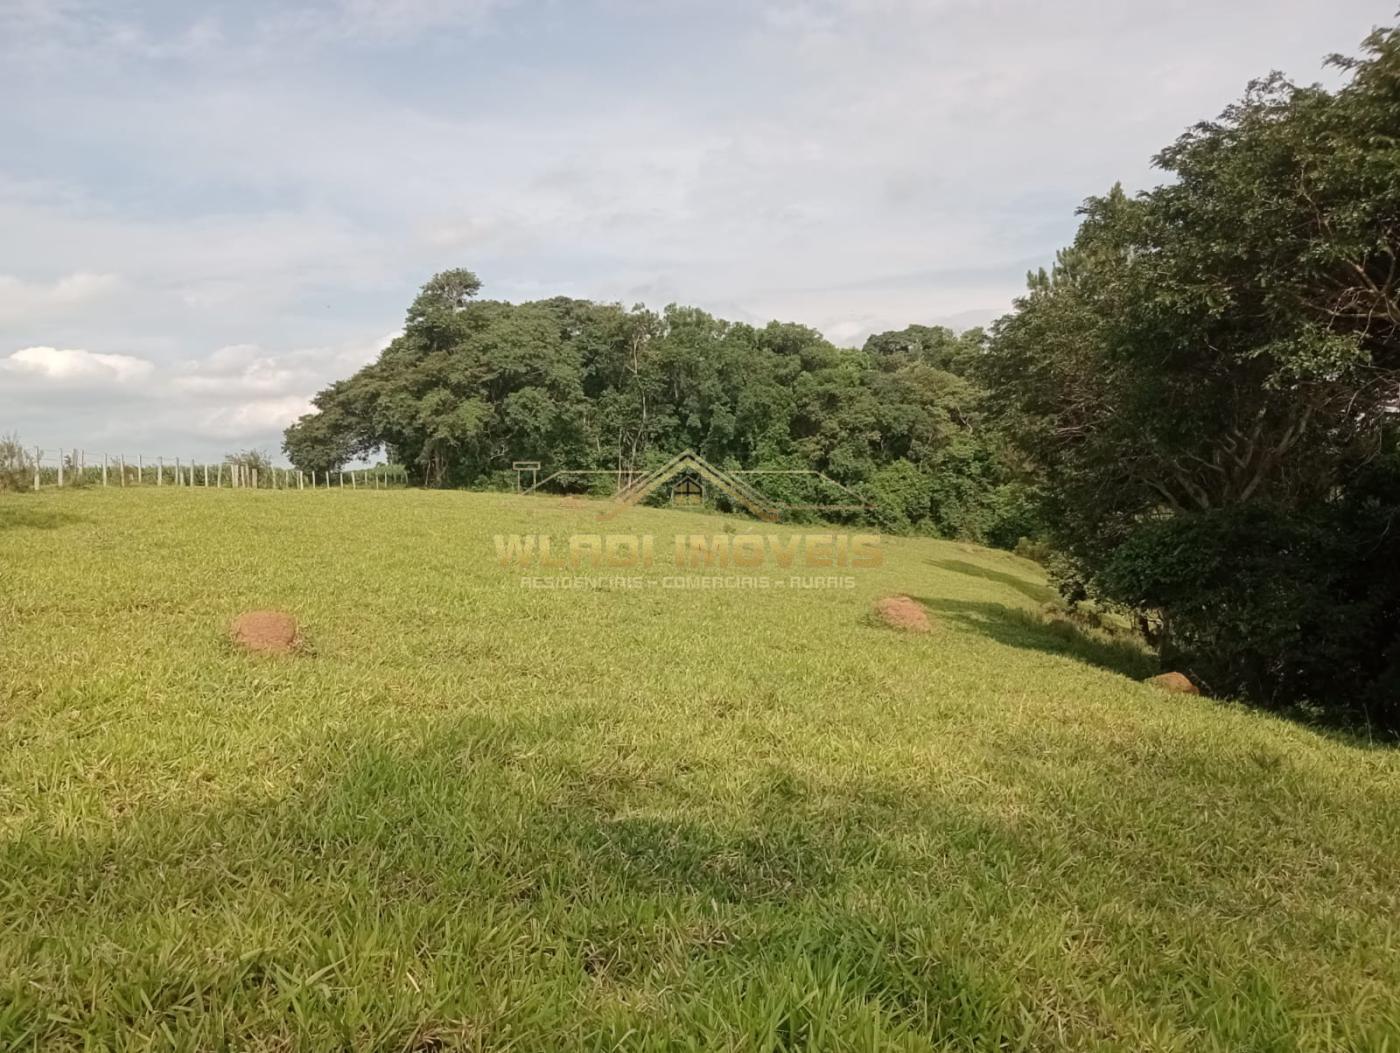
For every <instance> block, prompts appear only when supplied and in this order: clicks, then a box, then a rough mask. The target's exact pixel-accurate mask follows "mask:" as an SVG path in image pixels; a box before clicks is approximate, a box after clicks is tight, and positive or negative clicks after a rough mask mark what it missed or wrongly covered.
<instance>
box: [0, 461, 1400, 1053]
mask: <svg viewBox="0 0 1400 1053" xmlns="http://www.w3.org/2000/svg"><path fill="white" fill-rule="evenodd" d="M725 524H728V525H729V526H730V527H731V528H732V529H735V530H737V531H739V532H741V533H742V532H746V531H753V530H761V531H769V530H780V529H781V528H769V527H758V526H756V525H754V524H750V523H748V522H747V521H744V520H736V519H721V518H717V517H709V516H701V515H698V514H690V513H681V512H676V511H669V510H646V509H642V510H636V511H633V512H630V513H628V514H627V515H626V516H625V517H624V518H623V519H622V520H620V521H619V522H617V523H614V524H612V525H610V526H608V527H607V529H609V530H615V531H636V532H649V533H655V534H656V535H657V536H658V538H659V539H661V538H666V539H669V536H670V535H671V534H672V533H674V532H676V531H703V532H718V531H720V530H722V529H723V528H724V525H725ZM575 530H581V531H586V532H595V531H598V530H599V526H598V524H597V522H596V520H595V518H594V516H593V513H592V511H591V510H590V509H588V508H586V507H582V508H580V507H567V506H566V505H565V504H564V503H562V502H560V501H559V500H557V499H550V498H521V497H515V496H513V495H512V496H507V495H500V496H492V495H479V494H463V493H435V492H384V493H376V492H364V491H361V492H357V493H352V492H350V491H344V492H318V493H310V492H308V493H290V494H289V493H268V492H248V491H242V492H233V491H228V490H223V491H216V492H212V493H211V492H200V491H185V490H179V489H175V488H165V489H164V490H160V491H157V490H155V489H152V488H147V489H144V490H139V491H138V490H134V489H128V490H125V491H121V490H115V489H109V490H106V491H100V490H93V491H87V492H72V493H60V494H43V493H41V494H38V495H21V496H10V497H5V496H3V495H0V736H3V739H2V740H0V741H3V752H2V753H0V824H3V825H0V838H3V847H2V848H0V1048H3V1049H5V1050H11V1049H14V1050H19V1049H36V1050H44V1051H52V1050H59V1051H62V1050H70V1049H71V1050H79V1049H82V1050H90V1049H106V1048H112V1049H148V1048H149V1049H183V1050H214V1049H231V1050H259V1051H272V1050H301V1049H308V1050H344V1049H366V1050H368V1049H374V1050H418V1051H429V1050H448V1049H478V1048H481V1049H506V1048H510V1049H518V1050H553V1049H612V1048H622V1049H633V1048H648V1049H695V1050H715V1049H784V1050H788V1049H792V1050H795V1049H851V1050H867V1049H868V1050H874V1049H910V1050H926V1049H935V1050H991V1049H996V1050H1020V1049H1026V1050H1053V1049H1085V1050H1088V1049H1094V1050H1100V1049H1121V1050H1182V1051H1187V1050H1189V1051H1197V1050H1212V1049H1219V1050H1261V1051H1262V1050H1294V1049H1298V1050H1340V1049H1350V1050H1378V1051H1379V1050H1400V754H1397V753H1396V752H1395V751H1392V750H1385V749H1379V748H1368V747H1366V746H1365V745H1364V744H1357V743H1353V742H1348V741H1343V740H1341V739H1338V738H1335V737H1328V736H1325V735H1322V734H1320V733H1318V732H1316V731H1312V730H1308V729H1306V728H1303V727H1300V726H1297V725H1292V724H1289V723H1286V722H1283V721H1279V720H1275V719H1271V718H1269V717H1266V716H1263V715H1260V714H1257V713H1250V712H1246V711H1243V710H1240V709H1237V708H1234V707H1229V706H1225V705H1221V704H1219V703H1213V702H1210V701H1207V700H1204V699H1195V698H1183V697H1179V696H1173V695H1168V694H1165V693H1162V692H1159V691H1157V690H1155V689H1153V688H1151V687H1148V686H1145V685H1143V684H1140V683H1137V682H1135V680H1136V679H1139V678H1141V677H1142V676H1145V675H1147V674H1149V673H1150V672H1152V671H1153V669H1152V667H1151V664H1150V662H1148V661H1147V659H1146V658H1145V656H1143V655H1142V654H1141V653H1139V652H1137V651H1136V650H1135V649H1133V648H1132V647H1131V646H1126V645H1121V644H1113V643H1110V642H1105V641H1102V640H1095V639H1090V638H1088V637H1083V636H1081V635H1079V634H1077V633H1076V632H1075V631H1074V630H1072V629H1067V628H1066V627H1065V626H1063V625H1047V624H1045V623H1044V621H1043V620H1042V619H1041V616H1040V615H1039V613H1038V612H1039V610H1040V607H1041V605H1042V604H1043V603H1044V602H1045V601H1046V600H1047V599H1048V598H1049V592H1048V590H1047V589H1046V588H1045V586H1044V584H1043V581H1042V578H1041V576H1040V574H1039V572H1038V570H1037V568H1036V567H1034V566H1033V565H1032V564H1029V563H1027V562H1024V561H1022V560H1019V559H1016V558H1015V557H1012V556H1010V555H1007V554H1005V553H995V552H989V551H985V550H980V549H976V548H973V547H970V546H965V545H959V544H954V543H947V542H935V541H925V540H910V539H899V540H889V539H887V541H886V543H885V553H886V559H885V564H884V566H883V567H881V568H879V569H870V570H858V571H853V572H851V573H852V576H853V577H854V578H855V588H854V589H851V590H823V591H798V590H776V589H774V590H766V591H764V590H742V591H741V590H733V591H705V592H698V591H678V590H664V589H643V590H636V591H620V592H619V591H613V592H589V591H535V590H525V589H522V588H520V587H519V583H518V580H517V579H518V577H519V575H518V573H517V572H514V571H511V570H509V569H503V568H501V567H499V566H498V565H497V562H496V557H495V553H494V550H493V545H492V535H493V534H496V533H509V532H536V531H545V532H552V533H554V534H555V535H562V534H567V533H569V532H571V531H575ZM665 543H667V542H663V541H661V540H659V541H658V545H661V544H665ZM894 592H899V593H908V594H910V595H912V596H914V597H916V598H918V599H919V600H920V601H921V602H922V603H923V604H924V605H925V606H926V608H927V609H928V611H929V613H930V614H931V615H932V616H933V617H934V618H935V619H936V621H937V623H938V625H937V628H936V631H934V632H933V633H930V634H928V635H926V636H913V635H908V634H899V633H896V632H894V631H891V630H889V629H886V628H883V627H880V626H878V625H876V624H874V623H873V622H872V621H871V620H870V618H869V615H868V611H869V608H870V605H871V603H872V601H873V600H874V599H875V598H877V597H879V596H883V595H886V594H889V593H894ZM259 607H274V608H282V609H285V610H288V611H291V612H293V613H294V614H296V615H297V617H298V618H299V619H301V621H302V623H303V625H304V627H305V633H306V638H305V646H304V648H303V650H302V652H301V653H300V654H298V655H296V656H291V657H280V658H277V657H270V656H263V657H253V656H249V655H245V654H242V653H239V652H237V651H236V650H235V649H234V648H233V647H232V646H231V645H230V644H229V642H228V641H227V638H226V635H225V627H226V625H227V623H228V622H229V620H230V619H231V618H232V617H233V616H234V615H235V614H237V613H238V612H240V611H242V610H245V609H249V608H259Z"/></svg>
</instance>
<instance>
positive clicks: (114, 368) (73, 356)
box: [0, 347, 155, 385]
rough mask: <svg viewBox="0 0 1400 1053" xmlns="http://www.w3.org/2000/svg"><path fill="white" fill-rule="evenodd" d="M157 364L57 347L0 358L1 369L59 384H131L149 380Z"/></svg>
mask: <svg viewBox="0 0 1400 1053" xmlns="http://www.w3.org/2000/svg"><path fill="white" fill-rule="evenodd" d="M154 369H155V363H153V362H150V361H148V360H147V359H144V358H136V357H134V356H132V355H107V354H98V353H94V352H92V351H83V350H60V349H59V348H56V347H22V348H20V349H19V350H18V351H16V352H14V353H13V354H11V355H10V356H9V357H8V358H0V370H3V371H4V372H6V373H9V374H11V375H13V376H19V377H28V378H32V379H35V380H40V381H52V382H55V383H59V384H65V385H68V384H75V383H77V384H84V383H114V384H131V383H135V382H137V381H141V380H144V379H145V378H147V377H149V376H150V375H151V373H152V371H153V370H154Z"/></svg>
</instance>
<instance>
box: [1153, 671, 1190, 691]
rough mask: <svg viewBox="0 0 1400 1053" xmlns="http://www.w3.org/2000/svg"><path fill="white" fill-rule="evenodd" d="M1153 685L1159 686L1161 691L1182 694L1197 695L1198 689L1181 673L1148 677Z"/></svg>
mask: <svg viewBox="0 0 1400 1053" xmlns="http://www.w3.org/2000/svg"><path fill="white" fill-rule="evenodd" d="M1147 682H1148V683H1149V684H1151V685H1152V686H1153V687H1160V688H1161V689H1162V690H1163V691H1176V692H1179V693H1180V694H1183V695H1199V694H1200V693H1201V691H1200V689H1199V688H1198V687H1196V685H1195V684H1193V683H1191V681H1190V680H1188V679H1187V678H1186V676H1185V674H1183V673H1163V674H1162V675H1161V676H1154V677H1149V678H1148V681H1147Z"/></svg>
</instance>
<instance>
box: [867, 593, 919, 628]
mask: <svg viewBox="0 0 1400 1053" xmlns="http://www.w3.org/2000/svg"><path fill="white" fill-rule="evenodd" d="M875 617H876V618H878V619H880V621H882V622H884V623H885V624H886V625H888V626H889V627H890V628H891V629H900V630H903V631H904V632H907V633H926V632H928V631H929V630H930V629H932V628H933V626H932V625H930V624H929V620H928V612H927V611H925V610H924V609H923V607H921V606H920V605H919V604H918V603H917V602H915V601H914V600H911V599H910V598H909V597H908V596H886V597H885V598H884V599H883V600H876V601H875Z"/></svg>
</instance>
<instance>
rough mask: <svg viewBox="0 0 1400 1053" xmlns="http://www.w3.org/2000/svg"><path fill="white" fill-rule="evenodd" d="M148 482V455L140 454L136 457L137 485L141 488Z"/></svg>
mask: <svg viewBox="0 0 1400 1053" xmlns="http://www.w3.org/2000/svg"><path fill="white" fill-rule="evenodd" d="M145 481H146V455H145V454H144V453H138V454H137V455H136V485H137V486H140V485H141V484H142V483H144V482H145Z"/></svg>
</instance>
